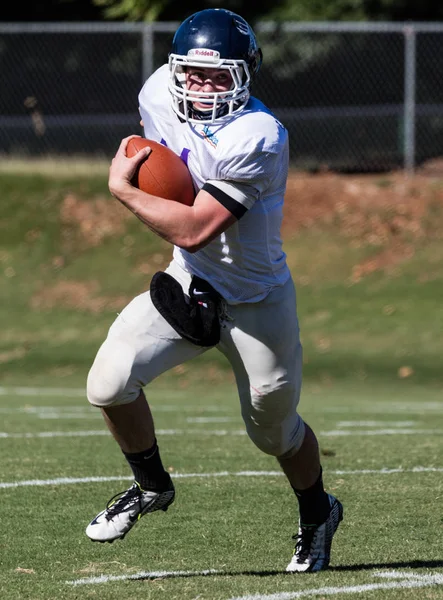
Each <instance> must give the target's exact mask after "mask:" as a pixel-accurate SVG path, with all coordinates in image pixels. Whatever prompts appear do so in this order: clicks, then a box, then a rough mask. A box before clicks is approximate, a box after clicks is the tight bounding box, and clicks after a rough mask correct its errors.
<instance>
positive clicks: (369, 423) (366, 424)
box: [336, 421, 416, 429]
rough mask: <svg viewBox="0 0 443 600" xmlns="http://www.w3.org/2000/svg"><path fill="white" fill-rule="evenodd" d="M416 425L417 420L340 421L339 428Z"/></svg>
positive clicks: (337, 424)
mask: <svg viewBox="0 0 443 600" xmlns="http://www.w3.org/2000/svg"><path fill="white" fill-rule="evenodd" d="M387 425H389V427H414V425H416V421H339V422H338V423H336V426H337V427H338V429H341V428H342V427H386V426H387Z"/></svg>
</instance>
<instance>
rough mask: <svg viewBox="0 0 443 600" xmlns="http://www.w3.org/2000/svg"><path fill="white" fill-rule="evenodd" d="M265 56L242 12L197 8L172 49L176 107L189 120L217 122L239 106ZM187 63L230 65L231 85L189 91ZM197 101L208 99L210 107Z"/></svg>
mask: <svg viewBox="0 0 443 600" xmlns="http://www.w3.org/2000/svg"><path fill="white" fill-rule="evenodd" d="M262 58H263V55H262V51H261V49H260V48H259V47H258V44H257V40H256V38H255V34H254V32H253V30H252V28H251V27H250V25H249V24H248V23H247V22H246V21H245V20H244V19H243V17H240V16H239V15H237V14H235V13H233V12H231V11H230V10H226V9H223V8H210V9H206V10H201V11H199V12H196V13H194V14H193V15H191V16H190V17H188V18H187V19H186V20H185V21H183V23H182V24H181V25H180V26H179V28H178V29H177V31H176V33H175V35H174V39H173V41H172V49H171V52H170V54H169V92H170V93H171V96H172V107H173V109H174V111H175V113H176V114H177V115H178V116H179V117H180V118H181V119H183V120H185V121H189V122H191V123H196V122H197V123H214V121H215V120H216V119H219V118H221V117H224V116H226V115H234V114H237V113H239V112H241V111H242V110H243V109H244V107H245V106H246V104H247V102H248V100H249V97H250V94H251V92H250V87H251V83H252V81H253V79H254V76H255V75H256V74H257V73H258V71H259V69H260V65H261V62H262ZM186 67H198V68H210V69H227V70H228V71H229V73H230V74H231V77H232V86H231V89H230V90H229V91H227V92H225V91H224V92H211V93H205V94H202V93H201V92H195V91H189V90H187V89H186V74H185V72H186ZM193 102H201V103H204V104H207V105H208V108H207V109H206V110H202V109H199V110H197V109H196V108H194V106H193Z"/></svg>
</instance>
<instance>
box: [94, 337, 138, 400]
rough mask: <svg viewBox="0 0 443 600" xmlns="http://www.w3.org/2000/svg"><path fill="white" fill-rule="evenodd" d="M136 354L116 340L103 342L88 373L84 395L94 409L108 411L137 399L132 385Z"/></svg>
mask: <svg viewBox="0 0 443 600" xmlns="http://www.w3.org/2000/svg"><path fill="white" fill-rule="evenodd" d="M134 357H135V353H134V351H133V349H132V348H131V346H129V345H128V344H127V343H125V342H123V341H119V340H112V342H111V341H108V340H107V341H105V342H104V343H103V345H102V346H101V348H100V350H99V351H98V353H97V356H96V358H95V360H94V363H93V365H92V367H91V369H90V371H89V374H88V379H87V385H86V395H87V398H88V401H89V402H90V404H92V405H93V406H98V407H100V408H107V407H109V406H118V405H120V404H129V403H130V402H133V401H134V400H136V399H137V397H138V395H139V394H140V386H137V385H134V384H131V373H132V367H133V362H134Z"/></svg>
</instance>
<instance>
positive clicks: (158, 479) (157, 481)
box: [123, 442, 172, 492]
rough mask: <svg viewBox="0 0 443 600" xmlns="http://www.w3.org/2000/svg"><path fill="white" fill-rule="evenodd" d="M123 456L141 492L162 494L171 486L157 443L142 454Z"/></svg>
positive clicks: (126, 454)
mask: <svg viewBox="0 0 443 600" xmlns="http://www.w3.org/2000/svg"><path fill="white" fill-rule="evenodd" d="M123 454H124V455H125V458H126V460H127V461H128V463H129V466H130V467H131V469H132V472H133V473H134V478H135V481H136V482H137V483H138V484H139V485H140V487H141V488H142V489H143V490H153V491H155V492H163V491H164V490H166V489H168V488H169V487H170V486H171V484H172V482H171V477H170V475H169V473H168V472H167V471H165V469H164V467H163V464H162V460H161V458H160V452H159V449H158V446H157V442H155V444H154V445H153V446H152V448H148V449H147V450H144V451H143V452H136V453H134V454H132V453H131V454H129V453H126V452H123Z"/></svg>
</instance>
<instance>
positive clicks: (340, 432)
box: [0, 428, 443, 440]
mask: <svg viewBox="0 0 443 600" xmlns="http://www.w3.org/2000/svg"><path fill="white" fill-rule="evenodd" d="M156 433H157V435H159V436H168V435H171V436H174V435H209V436H211V435H214V436H229V435H233V436H245V435H247V434H246V431H245V430H244V429H157V431H156ZM442 434H443V429H396V428H395V429H350V430H349V429H332V430H330V431H319V432H318V437H319V438H322V437H349V436H374V435H442ZM107 435H109V432H108V431H107V430H105V429H103V430H102V429H98V430H94V429H92V430H86V431H40V432H38V433H30V432H28V433H22V432H16V433H8V432H6V431H0V440H2V439H9V438H26V439H30V438H62V437H67V438H70V437H94V436H107Z"/></svg>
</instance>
